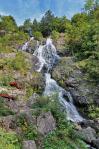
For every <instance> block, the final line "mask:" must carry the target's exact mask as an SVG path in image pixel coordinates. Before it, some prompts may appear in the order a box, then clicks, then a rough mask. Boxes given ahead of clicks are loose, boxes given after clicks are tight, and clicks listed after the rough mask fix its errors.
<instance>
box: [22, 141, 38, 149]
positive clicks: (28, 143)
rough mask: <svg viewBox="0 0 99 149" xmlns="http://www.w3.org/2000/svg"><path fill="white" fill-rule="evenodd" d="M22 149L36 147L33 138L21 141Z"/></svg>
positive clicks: (34, 148)
mask: <svg viewBox="0 0 99 149" xmlns="http://www.w3.org/2000/svg"><path fill="white" fill-rule="evenodd" d="M23 149H37V148H36V144H35V141H33V140H28V141H23Z"/></svg>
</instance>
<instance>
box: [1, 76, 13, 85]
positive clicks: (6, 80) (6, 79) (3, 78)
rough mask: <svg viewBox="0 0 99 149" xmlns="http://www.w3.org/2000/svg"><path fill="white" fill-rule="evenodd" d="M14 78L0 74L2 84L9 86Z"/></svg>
mask: <svg viewBox="0 0 99 149" xmlns="http://www.w3.org/2000/svg"><path fill="white" fill-rule="evenodd" d="M12 80H13V78H12V76H10V75H0V86H9V82H11V81H12Z"/></svg>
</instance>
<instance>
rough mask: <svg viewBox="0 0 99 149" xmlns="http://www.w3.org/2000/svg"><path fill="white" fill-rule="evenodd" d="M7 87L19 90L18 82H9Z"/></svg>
mask: <svg viewBox="0 0 99 149" xmlns="http://www.w3.org/2000/svg"><path fill="white" fill-rule="evenodd" d="M9 85H10V86H12V87H16V88H17V89H21V85H20V84H19V83H18V82H10V83H9Z"/></svg>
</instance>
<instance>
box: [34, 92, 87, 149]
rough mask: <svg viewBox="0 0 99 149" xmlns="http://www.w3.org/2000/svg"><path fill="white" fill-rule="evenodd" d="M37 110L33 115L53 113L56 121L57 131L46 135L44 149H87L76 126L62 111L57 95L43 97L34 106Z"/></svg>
mask: <svg viewBox="0 0 99 149" xmlns="http://www.w3.org/2000/svg"><path fill="white" fill-rule="evenodd" d="M32 108H33V109H34V108H35V111H36V110H37V112H34V113H33V114H35V116H38V115H39V114H40V113H42V112H48V111H51V113H52V115H53V116H54V118H55V120H56V130H55V131H53V132H51V133H50V134H48V135H46V136H45V137H44V139H43V148H44V149H50V148H51V149H57V148H59V149H61V148H62V149H76V148H77V147H78V148H79V147H80V148H81V149H86V147H85V143H84V142H83V141H81V139H80V138H79V137H78V136H77V135H76V133H75V131H74V126H73V125H72V124H71V123H70V122H68V121H67V120H66V113H64V112H63V111H62V107H61V105H60V103H59V101H58V96H57V93H56V94H54V95H52V96H50V97H46V96H42V97H40V98H38V99H37V102H36V103H35V104H33V106H32Z"/></svg>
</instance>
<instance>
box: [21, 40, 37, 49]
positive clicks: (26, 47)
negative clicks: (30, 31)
mask: <svg viewBox="0 0 99 149" xmlns="http://www.w3.org/2000/svg"><path fill="white" fill-rule="evenodd" d="M32 40H34V37H31V38H30V40H29V41H27V42H25V44H23V46H22V51H26V50H27V49H28V47H29V43H30V42H31V41H32Z"/></svg>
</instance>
